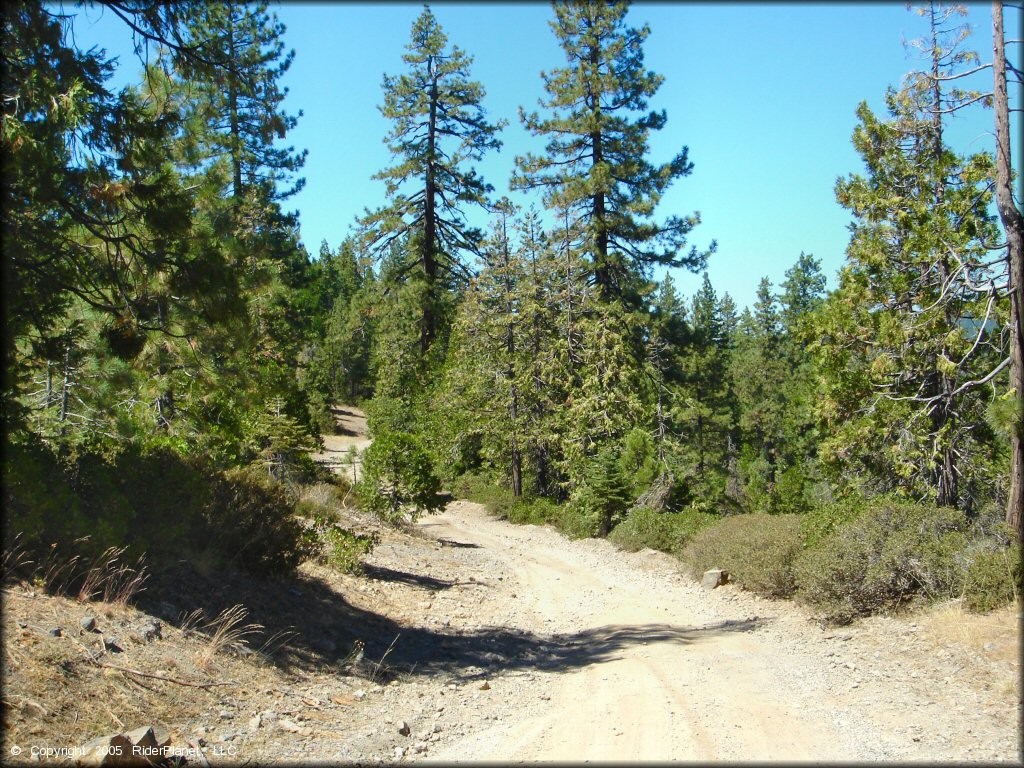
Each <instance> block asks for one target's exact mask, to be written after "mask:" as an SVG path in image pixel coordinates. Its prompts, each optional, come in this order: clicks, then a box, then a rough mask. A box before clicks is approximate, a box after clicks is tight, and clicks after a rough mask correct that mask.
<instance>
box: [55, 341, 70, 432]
mask: <svg viewBox="0 0 1024 768" xmlns="http://www.w3.org/2000/svg"><path fill="white" fill-rule="evenodd" d="M73 346H74V344H73V342H72V339H71V334H70V333H69V334H68V337H67V346H65V347H64V383H63V384H62V385H61V388H60V416H59V417H58V419H57V420H58V421H59V422H60V424H61V427H60V433H61V435H64V434H65V432H66V430H67V427H66V426H65V424H64V422H65V421H67V418H68V396H69V395H70V394H71V350H72V348H73Z"/></svg>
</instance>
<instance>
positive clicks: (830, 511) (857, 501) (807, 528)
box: [800, 495, 871, 549]
mask: <svg viewBox="0 0 1024 768" xmlns="http://www.w3.org/2000/svg"><path fill="white" fill-rule="evenodd" d="M870 503H871V502H869V501H868V500H867V499H865V498H864V497H863V496H856V495H855V496H849V497H847V498H845V499H838V500H836V501H833V502H831V503H829V504H822V505H821V506H817V507H814V508H813V509H812V510H811V511H810V512H808V513H807V514H805V515H803V516H802V517H801V518H800V536H801V537H802V538H803V541H804V548H805V549H813V548H814V547H816V546H817V545H818V542H820V541H821V540H823V539H825V538H826V537H827V536H829V535H830V534H831V533H832V531H834V530H835V529H836V528H838V527H839V526H841V525H843V524H844V523H847V522H849V521H850V520H853V519H855V518H856V517H857V516H858V515H860V514H861V513H862V512H863V511H864V510H865V509H867V508H868V506H869V504H870Z"/></svg>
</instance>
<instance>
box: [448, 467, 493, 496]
mask: <svg viewBox="0 0 1024 768" xmlns="http://www.w3.org/2000/svg"><path fill="white" fill-rule="evenodd" d="M493 485H494V481H493V480H491V478H489V477H488V476H487V475H484V474H482V473H479V472H467V473H466V474H464V475H459V476H458V477H457V478H455V480H454V481H453V482H452V495H453V496H454V497H455V498H457V499H466V500H468V501H476V497H477V496H478V495H479V494H480V493H481V492H482V491H484V490H485V489H486V488H488V487H490V486H493ZM477 503H478V504H479V503H482V502H477Z"/></svg>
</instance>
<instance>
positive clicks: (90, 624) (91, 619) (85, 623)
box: [78, 616, 96, 632]
mask: <svg viewBox="0 0 1024 768" xmlns="http://www.w3.org/2000/svg"><path fill="white" fill-rule="evenodd" d="M78 624H79V626H81V627H82V629H83V630H85V631H86V632H92V631H93V630H94V629H96V617H95V616H84V617H83V618H82V620H81V621H80V622H78Z"/></svg>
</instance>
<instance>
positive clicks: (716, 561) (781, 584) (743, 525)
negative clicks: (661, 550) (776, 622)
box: [680, 514, 800, 597]
mask: <svg viewBox="0 0 1024 768" xmlns="http://www.w3.org/2000/svg"><path fill="white" fill-rule="evenodd" d="M799 552H800V517H799V515H766V514H753V515H732V516H730V517H726V518H723V519H722V520H721V521H720V522H718V523H715V524H713V525H710V526H707V527H705V528H703V529H702V530H700V531H698V532H697V533H696V534H694V536H693V538H692V539H690V542H689V543H688V544H687V545H686V546H685V547H684V548H683V551H682V553H681V555H680V557H681V559H682V561H683V562H684V563H685V564H686V565H687V566H688V567H689V568H690V570H691V572H692V573H693V574H694V575H698V574H701V573H703V572H704V571H706V570H709V569H711V568H724V569H725V570H726V571H728V572H729V576H730V578H731V579H732V580H733V581H736V582H738V583H739V584H740V585H741V586H742V587H743V588H744V589H749V590H750V591H752V592H756V593H758V594H760V595H765V596H767V597H787V596H789V595H791V594H792V593H793V590H794V589H795V586H796V585H795V582H794V578H793V561H794V559H795V558H796V556H797V555H798V554H799Z"/></svg>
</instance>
